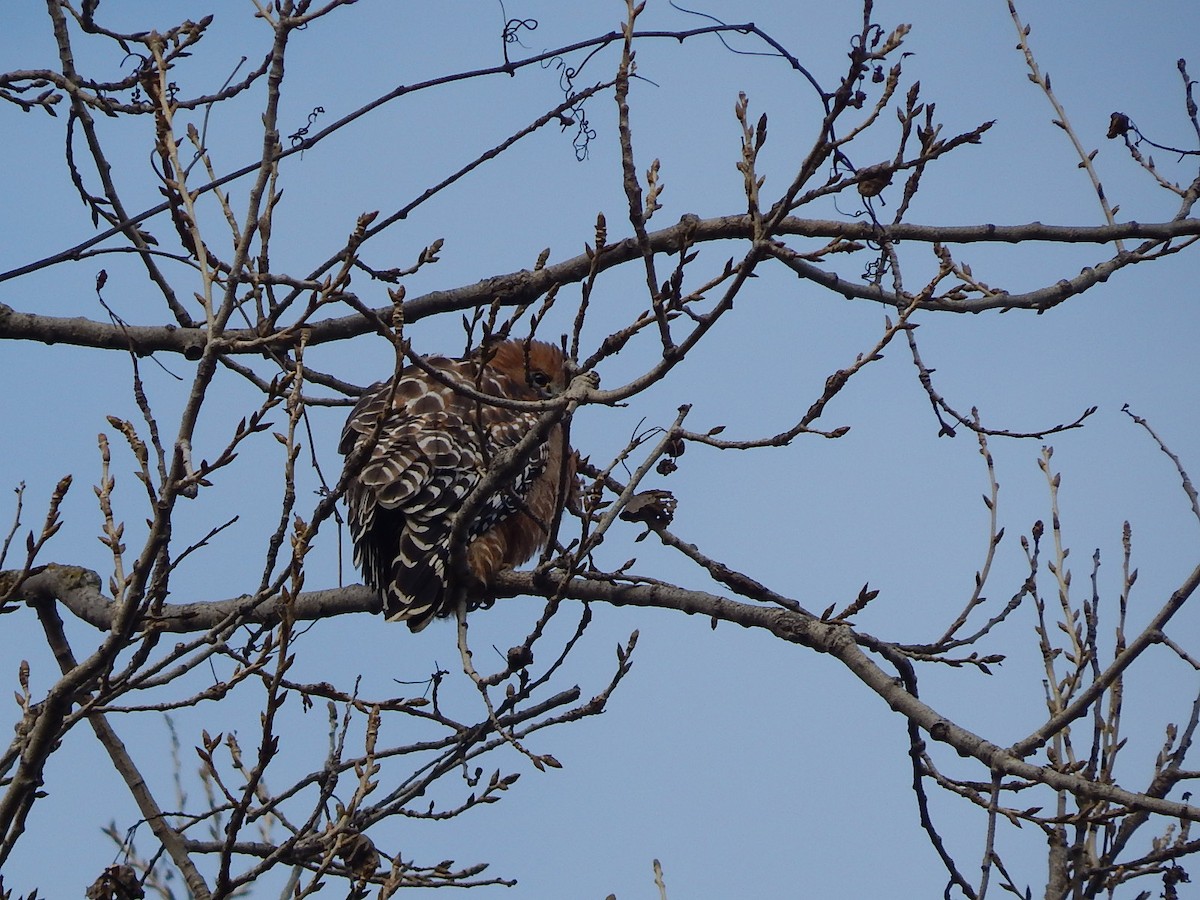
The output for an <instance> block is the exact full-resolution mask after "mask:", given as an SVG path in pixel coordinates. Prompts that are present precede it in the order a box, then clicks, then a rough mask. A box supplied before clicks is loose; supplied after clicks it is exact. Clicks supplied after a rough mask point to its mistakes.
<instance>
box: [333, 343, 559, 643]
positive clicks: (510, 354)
mask: <svg viewBox="0 0 1200 900" xmlns="http://www.w3.org/2000/svg"><path fill="white" fill-rule="evenodd" d="M425 363H426V365H427V366H428V367H429V368H430V369H432V370H433V371H435V372H437V373H438V374H439V375H440V376H442V381H445V382H446V383H445V384H443V383H442V381H439V380H437V379H435V378H433V377H431V376H430V375H429V374H428V373H427V372H425V371H424V370H422V369H421V368H420V367H418V366H408V367H406V368H405V369H403V370H402V371H401V372H400V375H399V376H398V378H397V379H393V380H389V381H387V382H384V383H383V384H381V385H378V386H375V387H373V388H371V389H370V390H368V391H367V393H366V394H364V395H363V397H362V399H361V400H359V402H358V405H357V406H355V407H354V410H353V412H351V413H350V418H349V419H347V420H346V426H345V428H343V429H342V439H341V442H340V444H339V445H338V449H339V450H340V451H341V453H342V455H343V456H347V457H350V456H351V454H353V452H354V451H355V450H357V449H358V448H360V447H363V446H365V445H369V443H370V442H371V441H372V440H375V445H374V447H373V448H372V449H371V452H370V456H369V457H368V458H367V460H366V461H365V463H363V464H362V466H361V468H360V469H359V470H358V472H357V473H356V474H354V475H353V477H352V478H351V479H350V482H349V484H348V485H347V487H346V503H347V506H348V507H349V513H350V515H349V519H350V535H351V537H352V538H353V540H354V564H355V565H356V566H358V567H359V568H360V569H361V570H362V573H363V578H364V580H365V581H366V583H367V584H368V585H369V586H370V587H371V588H373V589H374V590H375V591H376V592H378V593H379V595H380V597H382V598H383V611H384V615H386V616H387V618H388V621H406V622H408V627H409V628H410V629H412V630H413V631H420V630H421V629H422V628H424V627H425V626H426V625H428V624H429V621H430V620H431V619H432V618H433V617H434V616H439V615H441V616H444V615H449V614H450V613H452V612H453V611H454V609H453V607H452V606H450V604H451V603H452V602H453V601H452V598H451V596H450V594H449V592H448V591H447V579H448V577H449V572H448V568H449V557H450V537H451V529H452V527H453V523H454V517H455V513H456V512H457V511H458V510H459V509H460V508H461V507H462V505H463V502H464V501H465V500H466V498H467V497H468V496H469V495H470V494H471V492H472V491H473V490H474V489H475V487H476V485H478V484H479V483H480V482H481V481H482V480H483V478H484V476H485V475H486V473H487V471H488V468H489V466H490V464H491V462H492V460H493V459H494V457H495V456H496V454H497V453H499V452H501V451H503V450H504V449H506V448H509V447H512V446H514V445H515V444H516V443H517V442H518V441H520V440H521V438H522V437H524V436H525V435H526V434H528V433H529V431H530V430H531V429H532V428H533V427H534V425H535V423H536V422H537V420H538V417H539V413H538V412H536V411H518V410H515V409H507V408H505V407H502V406H495V405H491V404H488V403H486V402H484V401H482V400H478V399H474V398H472V397H468V396H467V395H466V394H465V393H463V392H461V391H460V390H456V389H455V387H451V386H450V385H454V386H458V387H460V388H465V389H467V390H469V391H473V392H474V393H476V394H486V395H490V396H493V397H498V398H503V399H507V400H541V399H546V398H548V397H552V396H554V395H556V394H558V393H561V392H562V390H563V389H564V388H565V387H566V382H567V378H568V374H567V371H566V367H565V362H564V359H563V354H562V352H561V351H560V350H559V349H558V348H557V347H555V346H553V345H552V344H546V343H543V342H541V341H505V342H504V343H501V344H498V345H495V346H493V347H491V348H488V350H486V351H484V352H483V354H482V355H479V354H476V355H473V356H470V357H467V358H466V359H449V358H447V357H444V356H428V357H425ZM376 435H377V436H376ZM574 481H575V456H574V454H573V453H572V452H571V451H570V449H569V448H568V447H567V445H566V435H565V434H564V432H563V428H562V425H561V424H556V425H555V426H554V427H553V428H552V429H551V430H550V432H549V435H548V436H547V438H546V440H545V441H544V442H542V443H541V444H540V445H539V446H538V447H536V448H535V449H534V451H533V453H532V454H531V455H530V456H529V457H528V458H527V459H525V460H524V461H522V462H521V464H520V466H519V467H518V469H517V470H516V472H515V473H514V474H512V475H510V476H509V478H508V479H506V480H505V482H504V483H503V484H502V485H501V486H500V487H499V488H498V489H497V490H495V491H494V492H492V493H491V494H490V496H488V497H487V498H485V499H484V500H483V503H482V505H481V506H480V507H479V508H478V511H477V512H476V514H475V516H474V519H473V521H471V522H470V523H469V524H468V526H467V532H466V537H467V561H468V563H469V565H470V569H471V572H472V574H473V575H474V576H475V577H476V578H477V579H479V581H480V582H481V583H482V584H485V585H486V584H487V583H488V582H489V581H490V580H491V578H492V576H493V575H495V574H496V572H498V571H499V570H500V569H501V568H502V567H504V566H517V565H520V564H521V563H523V562H525V561H526V560H528V559H529V558H530V557H531V556H533V554H534V553H536V552H537V551H538V550H540V549H541V548H542V547H543V546H545V543H546V539H547V536H548V529H549V528H550V523H551V521H552V519H553V518H554V515H555V513H556V512H557V511H558V510H559V509H560V508H561V507H562V505H563V503H564V498H565V496H567V495H568V493H567V492H569V491H570V490H571V489H572V487H573V485H574Z"/></svg>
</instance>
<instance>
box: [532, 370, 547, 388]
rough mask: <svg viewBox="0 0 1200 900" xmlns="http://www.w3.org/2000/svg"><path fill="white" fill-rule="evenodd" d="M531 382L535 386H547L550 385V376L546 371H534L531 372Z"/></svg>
mask: <svg viewBox="0 0 1200 900" xmlns="http://www.w3.org/2000/svg"><path fill="white" fill-rule="evenodd" d="M529 383H530V384H531V385H533V386H534V387H535V388H545V387H549V386H550V376H549V375H547V374H546V373H545V372H540V371H537V370H535V371H533V372H530V373H529Z"/></svg>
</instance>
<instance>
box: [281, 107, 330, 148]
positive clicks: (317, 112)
mask: <svg viewBox="0 0 1200 900" xmlns="http://www.w3.org/2000/svg"><path fill="white" fill-rule="evenodd" d="M324 112H325V107H323V106H314V107H313V111H312V112H310V113H309V114H308V124H307V125H305V126H303V127H302V128H300V129H298V130H297V131H296V132H294V133H293V134H289V135H288V141H290V142H291V145H292V146H293V147H297V146H299V145H300V144H302V143H304V138H305V136H306V135H307V134H308V130H309V129H310V128H312V127H313V123H314V122H316V121H317V119H318V118H319V117H320V116H321V114H322V113H324Z"/></svg>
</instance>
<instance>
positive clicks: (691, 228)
mask: <svg viewBox="0 0 1200 900" xmlns="http://www.w3.org/2000/svg"><path fill="white" fill-rule="evenodd" d="M778 233H779V234H784V235H794V236H797V237H814V238H828V239H841V240H848V241H855V240H861V241H873V240H876V239H878V238H879V236H880V235H881V234H883V233H884V232H882V231H881V230H880V229H879V228H878V227H876V226H874V225H873V224H872V223H870V222H861V221H860V222H837V221H832V220H822V219H798V218H795V217H789V218H786V219H784V220H783V221H782V222H781V223H780V226H779V229H778ZM886 234H887V236H888V238H889V239H890V240H892V241H893V242H895V241H913V242H926V243H933V242H939V243H945V244H968V243H1010V244H1015V243H1022V242H1028V241H1044V242H1048V243H1068V244H1106V243H1110V242H1112V241H1114V240H1117V239H1120V238H1141V239H1143V240H1147V241H1168V240H1171V239H1172V238H1179V237H1192V236H1197V235H1200V219H1178V220H1176V221H1172V222H1157V223H1148V224H1144V223H1140V222H1124V223H1119V224H1117V225H1114V226H1108V225H1104V226H1091V227H1076V226H1070V225H1043V224H1041V223H1040V222H1031V223H1028V224H1025V225H961V226H957V225H956V226H941V225H903V224H902V225H893V226H889V227H888V228H887V229H886ZM685 236H686V237H687V238H688V240H689V241H690V243H691V244H693V245H695V244H699V243H705V242H712V241H721V240H748V239H751V238H752V236H753V222H752V221H751V218H750V216H724V217H721V218H715V219H697V218H696V217H694V216H684V217H683V219H682V220H681V221H680V222H679V223H678V224H676V225H672V226H671V227H669V228H664V229H662V230H660V231H655V232H651V233H650V234H649V235H648V241H649V244H650V247H651V249H652V251H653V252H654V253H676V252H678V251H679V248H680V247H681V246H683V242H684V238H685ZM641 255H642V251H641V250H640V248H639V247H638V243H637V241H636V240H635V239H633V238H627V239H626V240H623V241H620V242H618V243H616V244H611V245H608V246H606V247H605V248H604V249H603V251H602V253H601V255H600V259H599V260H598V261H593V259H592V258H591V257H589V256H588V255H587V254H581V255H579V256H575V257H572V258H570V259H566V260H563V261H562V262H560V263H556V264H554V265H549V266H546V267H544V268H542V269H539V270H537V271H534V272H531V271H528V270H521V271H519V272H510V273H508V274H506V275H497V276H495V277H493V278H487V279H485V280H483V281H479V282H476V283H475V284H472V285H464V286H462V287H458V288H452V289H449V290H444V291H432V292H430V293H428V294H424V295H423V296H420V297H414V298H413V299H411V300H408V301H406V302H405V303H404V319H405V321H406V322H416V321H418V320H420V319H424V318H426V317H428V316H431V315H434V314H437V313H445V312H454V311H462V310H468V309H474V308H476V307H479V306H487V305H489V304H491V303H498V304H499V305H501V306H517V305H520V304H523V303H529V302H531V301H532V300H535V299H536V298H538V297H540V296H542V295H543V294H545V293H546V292H547V291H549V290H550V289H551V288H552V287H554V286H555V285H563V284H574V283H577V282H581V281H584V280H586V279H587V278H588V276H589V274H590V273H591V272H592V270H593V267H595V269H596V270H597V271H603V270H606V269H610V268H613V267H615V266H619V265H622V264H624V263H627V262H629V261H630V260H632V259H636V258H638V257H640V256H641ZM776 255H777V256H778V257H779V258H781V259H783V260H784V262H785V264H787V265H788V266H789V267H790V268H792V269H793V270H794V271H796V273H797V274H798V275H800V276H801V277H803V278H805V279H808V280H811V281H815V282H816V283H818V284H820V285H822V286H824V287H827V288H829V289H830V290H832V291H834V292H836V293H838V294H841V295H843V296H845V297H851V298H855V299H863V300H873V301H875V302H879V303H884V304H887V305H889V306H898V307H901V308H903V306H906V305H907V301H905V300H904V299H903V298H897V297H895V296H894V295H892V294H890V293H889V292H888V291H886V290H884V289H883V288H880V287H878V286H876V285H872V284H866V283H863V282H860V281H851V280H848V279H845V278H842V277H840V276H839V275H837V274H836V273H834V272H832V271H830V270H828V269H823V268H821V267H820V266H818V265H816V264H815V263H812V262H809V261H807V260H803V259H799V258H796V257H795V256H794V254H789V253H788V252H787V251H786V250H783V251H782V252H780V253H777V254H776ZM1126 259H1127V257H1124V256H1118V257H1114V258H1113V259H1111V260H1108V261H1106V262H1104V263H1100V264H1098V265H1096V266H1095V267H1094V268H1090V269H1085V270H1084V271H1083V272H1082V273H1080V274H1079V275H1078V276H1076V277H1075V278H1072V279H1063V280H1061V281H1058V282H1056V283H1055V284H1053V285H1048V286H1046V287H1044V288H1041V289H1038V290H1034V291H1030V292H1027V293H1023V294H1009V293H1005V292H999V293H994V294H987V295H983V296H978V297H969V298H966V299H963V300H956V301H947V300H938V299H936V298H934V299H931V300H928V301H925V302H923V303H922V304H921V308H922V309H926V310H935V311H942V312H970V313H978V312H984V311H986V310H994V309H1033V310H1038V309H1045V308H1047V307H1049V306H1053V305H1055V304H1056V303H1059V302H1062V300H1065V299H1066V298H1067V297H1070V296H1072V295H1074V294H1078V293H1082V292H1083V291H1085V290H1087V289H1088V288H1090V287H1092V286H1093V285H1095V284H1097V283H1098V282H1101V281H1104V280H1106V279H1107V277H1108V276H1109V275H1110V274H1111V273H1112V272H1113V271H1115V270H1116V269H1117V268H1120V267H1122V266H1123V265H1125V264H1126ZM1128 259H1129V260H1132V259H1134V257H1132V256H1130V257H1128ZM393 310H394V307H393V306H392V305H391V304H389V305H387V306H381V307H379V308H377V309H375V310H374V312H375V314H376V315H378V316H380V317H382V318H384V320H385V321H386V320H388V319H390V318H391V315H392V312H393ZM305 329H306V330H307V332H308V345H309V346H316V345H318V344H327V343H331V342H334V341H341V340H345V339H347V338H351V337H356V336H358V335H361V334H366V333H367V332H369V331H374V330H375V326H374V323H373V322H371V321H368V320H367V319H366V318H364V317H363V316H362V315H361V314H358V313H354V314H352V315H348V316H341V317H338V318H331V319H324V320H321V321H318V322H314V323H312V324H311V325H306V326H305ZM207 339H208V338H207V333H206V332H205V330H204V329H202V328H181V327H179V326H177V325H121V324H113V323H111V322H101V321H96V320H93V319H87V318H83V317H79V316H76V317H55V316H43V315H36V314H33V313H27V312H22V311H20V310H16V309H13V308H12V307H10V306H7V305H5V304H3V303H0V340H28V341H41V342H42V343H47V344H70V345H73V346H79V347H96V348H100V349H107V350H131V351H133V352H134V353H137V354H138V355H141V356H145V355H147V354H150V353H156V352H162V353H179V354H182V355H183V356H184V357H186V358H188V359H199V357H200V355H201V354H202V353H203V351H204V347H205V345H206V343H207ZM220 341H221V343H222V346H223V352H224V353H228V354H253V355H261V354H262V353H263V351H264V350H266V349H267V348H268V347H270V346H272V345H285V346H291V345H293V344H295V343H297V342H298V341H299V330H289V329H283V330H281V331H279V332H277V333H276V334H275V335H273V336H267V337H264V336H263V335H260V334H258V332H256V331H254V330H252V329H248V328H246V329H234V328H227V329H225V330H224V331H223V333H222V336H221V338H220Z"/></svg>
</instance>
